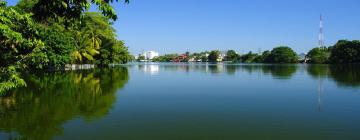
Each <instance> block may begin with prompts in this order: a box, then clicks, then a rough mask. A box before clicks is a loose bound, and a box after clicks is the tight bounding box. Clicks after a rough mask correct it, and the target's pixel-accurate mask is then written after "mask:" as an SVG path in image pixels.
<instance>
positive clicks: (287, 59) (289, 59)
mask: <svg viewBox="0 0 360 140" xmlns="http://www.w3.org/2000/svg"><path fill="white" fill-rule="evenodd" d="M297 61H298V58H297V54H296V53H295V52H294V51H293V50H292V49H291V48H290V47H287V46H280V47H277V48H274V49H273V50H272V51H271V53H270V55H269V57H268V59H267V61H266V62H267V63H296V62H297Z"/></svg>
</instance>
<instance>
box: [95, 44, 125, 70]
mask: <svg viewBox="0 0 360 140" xmlns="http://www.w3.org/2000/svg"><path fill="white" fill-rule="evenodd" d="M102 42H103V43H102V44H101V49H100V55H98V56H97V58H96V60H97V64H98V65H102V66H105V65H108V64H114V63H117V64H124V63H127V62H128V61H130V59H131V58H130V54H129V52H128V49H127V47H126V46H125V44H124V42H122V41H118V40H114V39H106V40H103V41H102Z"/></svg>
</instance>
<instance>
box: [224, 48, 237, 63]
mask: <svg viewBox="0 0 360 140" xmlns="http://www.w3.org/2000/svg"><path fill="white" fill-rule="evenodd" d="M238 58H239V55H238V54H237V53H236V52H235V51H234V50H228V51H227V52H226V58H225V59H226V61H236V60H237V59H238Z"/></svg>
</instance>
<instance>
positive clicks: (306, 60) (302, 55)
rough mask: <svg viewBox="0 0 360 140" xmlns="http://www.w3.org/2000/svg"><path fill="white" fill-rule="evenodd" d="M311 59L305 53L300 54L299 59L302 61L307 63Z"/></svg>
mask: <svg viewBox="0 0 360 140" xmlns="http://www.w3.org/2000/svg"><path fill="white" fill-rule="evenodd" d="M309 60H310V59H309V58H308V57H307V56H306V54H305V53H301V54H298V61H299V62H301V63H307V62H308V61H309Z"/></svg>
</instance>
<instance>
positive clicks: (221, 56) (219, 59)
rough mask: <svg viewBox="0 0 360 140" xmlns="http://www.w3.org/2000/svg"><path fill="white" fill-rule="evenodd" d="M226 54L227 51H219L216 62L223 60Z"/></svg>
mask: <svg viewBox="0 0 360 140" xmlns="http://www.w3.org/2000/svg"><path fill="white" fill-rule="evenodd" d="M226 54H227V51H221V52H220V55H219V57H218V59H217V61H218V62H221V61H224V60H225V58H226Z"/></svg>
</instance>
